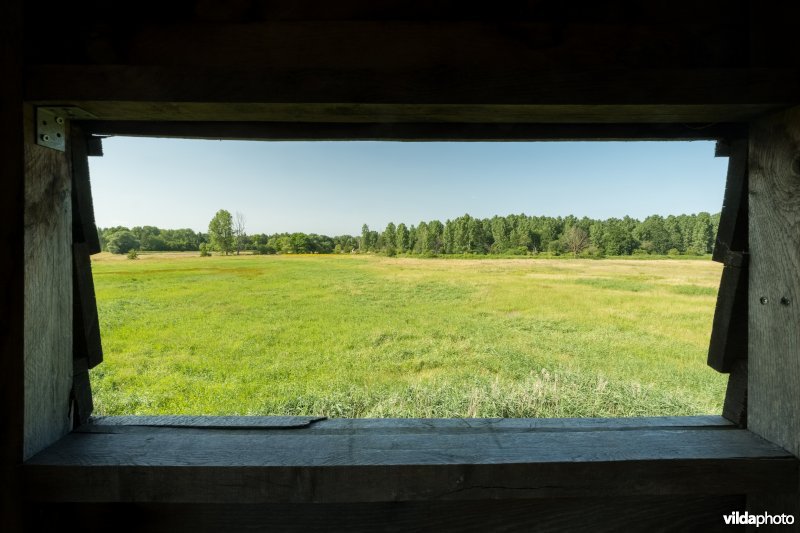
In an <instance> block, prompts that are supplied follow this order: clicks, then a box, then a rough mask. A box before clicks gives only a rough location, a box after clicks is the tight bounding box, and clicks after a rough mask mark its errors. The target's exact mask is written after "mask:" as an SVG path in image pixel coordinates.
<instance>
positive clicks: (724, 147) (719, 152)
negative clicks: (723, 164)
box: [714, 139, 731, 157]
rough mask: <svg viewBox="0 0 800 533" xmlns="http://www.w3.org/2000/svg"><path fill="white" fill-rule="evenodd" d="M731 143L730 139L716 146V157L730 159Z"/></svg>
mask: <svg viewBox="0 0 800 533" xmlns="http://www.w3.org/2000/svg"><path fill="white" fill-rule="evenodd" d="M730 155H731V143H730V140H728V139H721V140H719V141H717V144H716V145H714V157H730Z"/></svg>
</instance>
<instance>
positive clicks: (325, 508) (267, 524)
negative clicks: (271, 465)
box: [31, 495, 774, 533]
mask: <svg viewBox="0 0 800 533" xmlns="http://www.w3.org/2000/svg"><path fill="white" fill-rule="evenodd" d="M65 507H66V506H65V505H63V504H38V505H34V506H32V512H31V514H32V516H33V517H35V522H34V524H33V526H34V527H33V528H32V529H33V530H35V531H56V530H58V529H59V528H60V527H62V526H63V524H64V520H71V521H73V522H74V523H77V524H81V530H82V531H86V532H87V533H93V532H98V533H100V532H102V533H105V532H106V531H108V530H109V529H114V530H116V531H119V530H120V529H122V530H123V531H148V532H153V533H160V532H163V533H182V532H191V533H212V532H218V531H225V532H227V533H238V532H242V533H245V532H247V533H252V532H267V531H281V532H289V533H291V532H298V533H306V532H308V531H346V532H350V533H359V532H369V533H372V532H374V531H436V532H457V533H484V532H486V531H536V532H558V533H561V532H564V531H592V532H597V533H612V532H616V531H621V530H624V531H661V530H664V529H667V530H674V531H718V530H719V531H724V529H721V527H724V526H721V524H723V521H722V516H723V515H726V514H729V513H731V512H733V511H740V512H744V510H745V501H744V497H743V496H735V495H734V496H727V495H726V496H703V495H688V496H668V495H662V496H639V497H636V496H633V497H630V496H629V497H614V498H604V497H602V495H598V496H596V497H594V498H553V499H537V500H472V501H440V502H437V501H430V502H391V503H350V504H348V503H335V504H319V503H318V504H284V503H282V504H251V505H247V504H244V505H235V504H233V505H224V504H221V505H215V504H141V503H138V504H71V505H69V506H68V507H67V508H65ZM770 512H774V510H772V509H770ZM123 524H124V527H123Z"/></svg>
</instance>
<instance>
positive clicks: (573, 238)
mask: <svg viewBox="0 0 800 533" xmlns="http://www.w3.org/2000/svg"><path fill="white" fill-rule="evenodd" d="M563 238H564V247H565V248H566V249H567V250H569V251H570V252H572V255H573V256H576V257H577V255H578V254H579V253H581V252H582V251H583V249H584V248H586V247H587V246H589V234H588V233H586V230H584V229H583V228H579V227H578V226H570V227H568V228H567V229H566V230H565V231H564V237H563Z"/></svg>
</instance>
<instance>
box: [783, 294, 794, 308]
mask: <svg viewBox="0 0 800 533" xmlns="http://www.w3.org/2000/svg"><path fill="white" fill-rule="evenodd" d="M791 303H792V300H791V299H790V298H789V297H788V296H782V297H781V305H786V306H788V305H791Z"/></svg>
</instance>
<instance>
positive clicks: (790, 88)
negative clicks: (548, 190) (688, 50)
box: [25, 65, 800, 123]
mask: <svg viewBox="0 0 800 533" xmlns="http://www.w3.org/2000/svg"><path fill="white" fill-rule="evenodd" d="M25 80H26V83H25V98H26V100H28V101H31V102H35V103H60V104H75V105H79V106H80V107H82V108H84V109H85V110H86V111H90V112H92V113H93V114H95V115H96V116H97V118H98V119H107V120H125V119H128V120H187V119H195V120H236V119H232V118H225V117H224V116H221V115H220V113H218V112H217V113H214V112H215V111H218V110H215V109H214V108H213V107H210V108H207V112H206V117H203V116H201V113H200V111H201V110H202V109H204V106H206V105H207V104H211V103H220V104H232V103H238V104H248V106H250V105H254V104H292V103H294V104H303V105H304V106H307V105H309V104H337V105H340V106H341V105H343V104H344V105H346V104H382V105H384V106H390V107H385V108H384V109H386V110H391V109H392V108H394V109H402V107H401V106H408V105H440V106H445V105H471V106H480V108H483V109H485V110H486V112H485V113H484V115H483V116H482V117H481V119H480V120H477V121H478V122H491V121H492V120H493V119H492V115H491V111H493V106H502V105H506V106H533V105H539V106H561V108H560V109H557V110H556V109H555V107H552V108H553V109H554V116H552V117H551V118H550V120H549V121H550V122H664V123H682V122H687V123H692V122H704V121H705V120H703V119H705V118H711V117H714V118H717V119H718V120H717V122H740V121H742V120H743V119H747V118H749V117H753V116H754V115H755V114H757V113H763V112H765V111H767V110H769V109H778V108H782V107H786V106H788V105H791V104H793V103H796V102H798V98H800V97H798V96H797V95H798V89H800V72H798V71H797V69H750V68H716V69H711V68H709V69H685V68H684V69H681V68H675V69H636V70H634V69H608V68H596V69H574V68H573V69H567V68H547V69H543V68H539V69H536V68H516V69H495V68H492V67H491V66H485V67H484V68H454V67H447V66H441V67H437V68H429V69H425V68H418V69H414V68H409V69H394V70H393V69H389V68H381V67H380V66H376V67H375V68H369V69H332V68H308V69H302V68H299V67H295V68H289V69H280V68H259V67H257V66H250V67H224V66H219V67H206V66H182V65H174V66H169V67H166V66H157V65H156V66H126V65H46V66H33V65H32V66H29V67H27V68H26V69H25ZM93 102H94V103H96V104H94V103H93ZM102 102H107V103H108V106H109V107H106V108H103V107H101V105H100V104H101V103H102ZM137 102H139V103H142V102H150V103H158V106H153V105H151V106H150V108H149V109H150V115H148V116H145V115H144V114H143V113H142V110H143V109H142V107H141V106H140V107H139V108H138V109H137V108H136V107H135V106H134V105H133V104H135V103H137ZM190 104H191V105H190ZM124 106H133V107H128V109H129V110H130V111H129V112H130V116H128V117H124V116H113V115H114V114H115V113H114V111H117V114H118V115H122V114H123V111H124V109H125V107H124ZM391 106H394V107H391ZM573 106H579V107H578V108H577V111H579V112H580V113H581V114H582V115H583V117H585V116H586V115H594V116H596V117H598V118H597V119H596V120H586V118H583V119H581V115H578V114H576V112H575V111H576V110H575V109H574V107H573ZM594 106H615V107H612V108H611V109H604V108H602V107H599V108H595V107H594ZM227 108H228V111H229V112H232V111H235V110H236V109H237V108H235V107H234V106H227ZM501 109H502V108H501ZM238 110H239V114H238V117H239V118H238V120H244V121H247V120H263V119H259V118H258V115H259V114H258V113H256V114H255V116H253V117H251V118H248V113H251V112H253V111H254V110H253V109H252V108H250V107H247V108H244V107H239V108H238ZM512 110H513V108H512ZM626 110H627V111H628V112H629V116H628V117H627V118H626V116H625V115H624V114H623V113H621V111H626ZM134 111H138V112H134ZM158 111H160V112H161V114H162V115H161V117H160V118H159V115H158ZM186 111H190V112H191V114H186ZM555 111H557V112H560V113H566V117H565V118H562V119H559V118H558V116H557V115H555ZM570 111H572V112H570ZM611 111H615V113H614V114H613V117H612V116H611V115H612V113H611ZM181 112H183V113H184V114H183V115H180V114H179V113H181ZM672 115H674V116H672ZM603 117H606V119H605V120H602V118H603ZM692 117H694V119H692ZM495 120H497V119H495ZM370 121H371V122H375V121H376V117H375V115H372V118H371V120H370ZM387 121H391V120H387ZM506 121H509V119H508V118H506ZM524 121H525V122H537V120H531V118H526V119H525V120H524ZM539 121H540V120H539ZM348 122H352V120H348Z"/></svg>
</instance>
